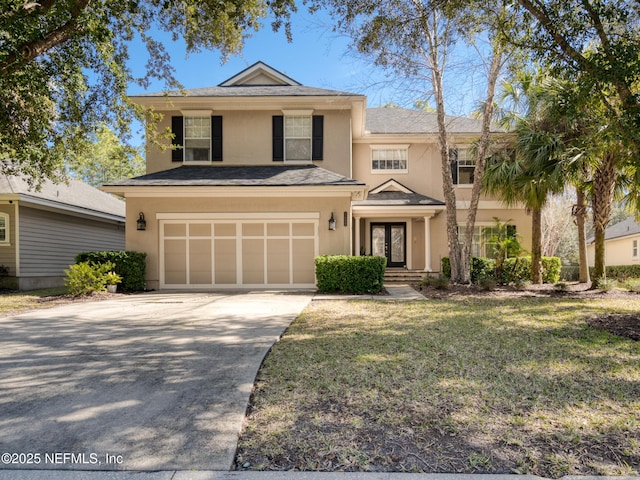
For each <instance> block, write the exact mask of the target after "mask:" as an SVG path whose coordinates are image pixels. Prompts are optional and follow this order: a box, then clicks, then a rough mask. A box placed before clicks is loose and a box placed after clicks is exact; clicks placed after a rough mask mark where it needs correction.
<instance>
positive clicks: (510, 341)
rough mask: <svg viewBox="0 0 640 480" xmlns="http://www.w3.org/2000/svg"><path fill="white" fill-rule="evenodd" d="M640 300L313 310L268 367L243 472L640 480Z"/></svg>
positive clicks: (242, 453) (260, 382)
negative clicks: (631, 332)
mask: <svg viewBox="0 0 640 480" xmlns="http://www.w3.org/2000/svg"><path fill="white" fill-rule="evenodd" d="M639 310H640V300H638V299H635V298H632V299H629V298H610V299H603V300H593V299H592V300H581V299H562V298H526V297H525V298H491V297H488V298H449V299H446V298H445V299H435V300H427V301H424V302H415V303H392V302H390V303H385V302H372V301H316V302H313V303H312V304H311V305H310V306H309V307H308V308H307V309H306V310H305V311H304V312H303V314H302V315H301V316H300V317H299V318H298V319H297V320H296V321H295V322H294V323H293V325H292V326H291V327H290V328H289V329H288V330H287V332H286V333H285V335H284V337H283V338H282V340H281V341H280V342H279V343H278V344H276V345H275V346H274V348H273V349H272V351H271V353H270V354H269V355H268V357H267V359H266V360H265V363H264V365H263V367H262V368H261V370H260V372H259V374H258V378H257V382H256V390H255V392H254V395H253V398H252V403H251V405H250V408H249V413H248V420H247V424H246V427H245V428H244V431H243V433H242V436H241V439H240V443H239V446H238V453H237V457H236V467H237V468H238V469H243V468H250V469H265V470H290V469H299V470H324V471H335V470H345V471H417V472H433V473H435V472H450V473H455V472H475V473H523V474H525V473H526V474H536V475H542V476H547V477H554V478H557V477H560V476H563V475H568V474H573V475H576V474H597V475H638V473H639V470H640V467H639V465H640V342H636V341H633V340H630V339H627V338H622V337H617V336H614V335H612V334H610V333H608V332H606V331H602V330H596V329H595V328H592V327H590V326H589V325H588V324H587V321H588V320H590V319H592V318H593V317H595V316H598V315H601V314H605V313H616V312H618V313H637V312H638V311H639Z"/></svg>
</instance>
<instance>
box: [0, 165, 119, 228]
mask: <svg viewBox="0 0 640 480" xmlns="http://www.w3.org/2000/svg"><path fill="white" fill-rule="evenodd" d="M3 193H6V194H14V195H20V196H21V198H23V199H24V200H29V199H34V200H44V201H47V202H52V203H54V204H58V205H60V207H61V208H63V207H65V206H67V207H74V208H80V209H83V210H86V211H87V212H86V213H91V212H96V213H100V214H108V215H113V216H117V217H122V220H123V221H124V217H125V203H124V202H123V201H122V200H119V199H118V198H116V197H114V196H113V195H110V194H108V193H105V192H101V191H100V190H98V189H97V188H94V187H92V186H91V185H87V184H86V183H83V182H79V181H77V180H69V183H68V184H66V183H53V182H51V181H49V180H45V181H44V182H43V183H42V185H41V188H40V190H39V191H38V190H36V189H35V188H31V187H29V184H28V183H27V182H26V181H25V180H24V179H22V178H20V177H15V176H10V175H0V194H3Z"/></svg>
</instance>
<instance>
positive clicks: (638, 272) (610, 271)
mask: <svg viewBox="0 0 640 480" xmlns="http://www.w3.org/2000/svg"><path fill="white" fill-rule="evenodd" d="M589 270H590V272H591V274H592V276H593V267H590V268H589ZM606 272H607V275H606V276H607V278H615V279H616V280H620V281H624V280H626V279H627V278H640V265H610V266H608V267H607V268H606Z"/></svg>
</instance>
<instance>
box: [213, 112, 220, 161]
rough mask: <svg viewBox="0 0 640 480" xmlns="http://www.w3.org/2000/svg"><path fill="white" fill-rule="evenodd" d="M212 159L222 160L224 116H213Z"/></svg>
mask: <svg viewBox="0 0 640 480" xmlns="http://www.w3.org/2000/svg"><path fill="white" fill-rule="evenodd" d="M211 160H212V161H214V162H221V161H222V116H220V115H216V116H213V117H211Z"/></svg>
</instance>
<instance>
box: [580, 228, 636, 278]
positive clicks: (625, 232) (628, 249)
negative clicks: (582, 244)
mask: <svg viewBox="0 0 640 480" xmlns="http://www.w3.org/2000/svg"><path fill="white" fill-rule="evenodd" d="M604 238H605V240H604V242H605V257H606V258H605V263H606V264H607V265H637V264H639V263H640V222H638V221H636V219H635V218H633V217H629V218H627V219H626V220H623V221H621V222H618V223H616V224H615V225H611V226H610V227H608V228H607V229H606V230H605V233H604ZM594 240H595V239H594V238H589V239H588V240H587V258H588V260H589V266H593V265H594V262H595V244H594Z"/></svg>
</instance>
